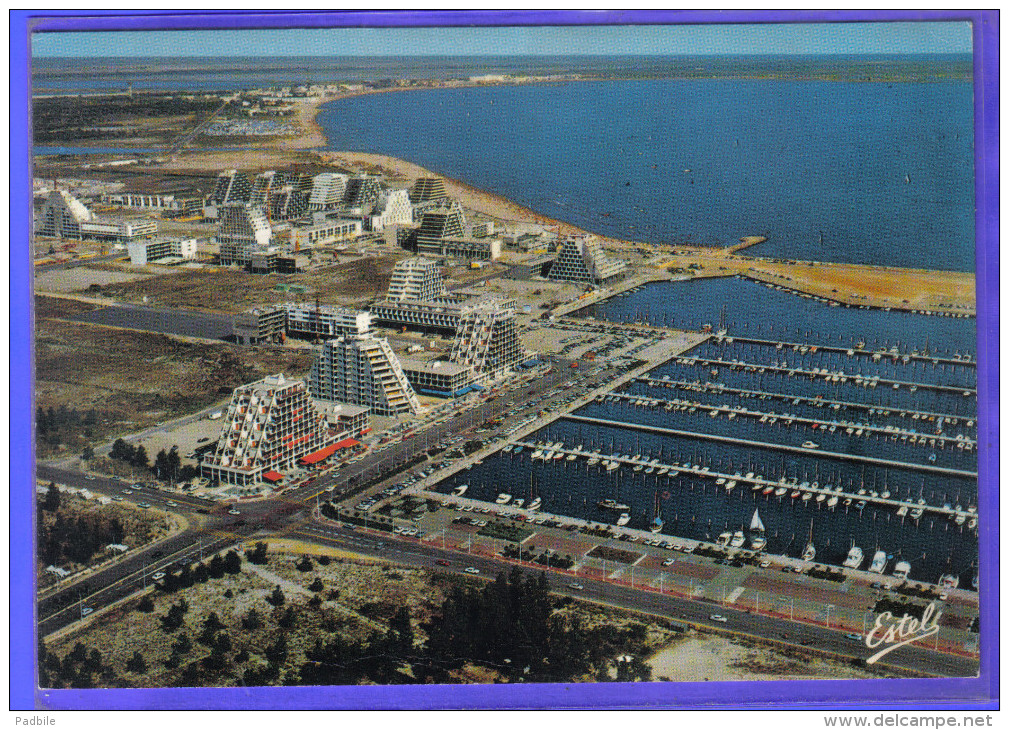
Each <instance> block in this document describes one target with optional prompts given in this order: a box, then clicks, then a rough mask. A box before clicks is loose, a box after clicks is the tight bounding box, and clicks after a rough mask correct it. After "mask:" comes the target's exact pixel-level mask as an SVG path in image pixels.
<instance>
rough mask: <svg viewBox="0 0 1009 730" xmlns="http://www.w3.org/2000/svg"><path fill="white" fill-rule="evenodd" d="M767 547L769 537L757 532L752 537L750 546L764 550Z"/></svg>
mask: <svg viewBox="0 0 1009 730" xmlns="http://www.w3.org/2000/svg"><path fill="white" fill-rule="evenodd" d="M765 547H767V538H766V537H764V536H763V535H760V534H757V535H753V536H751V537H750V548H752V549H753V550H758V551H759V550H763V549H764V548H765Z"/></svg>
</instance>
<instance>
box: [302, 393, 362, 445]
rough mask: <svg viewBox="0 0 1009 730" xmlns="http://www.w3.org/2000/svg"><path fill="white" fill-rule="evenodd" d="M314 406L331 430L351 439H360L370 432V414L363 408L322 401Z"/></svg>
mask: <svg viewBox="0 0 1009 730" xmlns="http://www.w3.org/2000/svg"><path fill="white" fill-rule="evenodd" d="M315 406H316V409H317V410H318V411H319V413H321V414H322V415H323V417H324V418H325V419H326V421H327V422H328V423H329V427H330V428H331V429H335V430H337V431H342V432H346V433H348V434H350V437H351V438H361V437H362V436H364V435H365V434H366V433H368V432H369V431H371V414H370V413H369V412H368V409H367V408H365V407H364V406H354V405H351V404H350V403H331V402H329V401H324V400H316V401H315Z"/></svg>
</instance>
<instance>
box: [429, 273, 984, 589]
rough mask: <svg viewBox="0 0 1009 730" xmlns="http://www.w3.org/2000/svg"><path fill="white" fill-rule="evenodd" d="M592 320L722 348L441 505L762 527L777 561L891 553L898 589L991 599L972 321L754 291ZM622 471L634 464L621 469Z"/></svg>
mask: <svg viewBox="0 0 1009 730" xmlns="http://www.w3.org/2000/svg"><path fill="white" fill-rule="evenodd" d="M580 316H581V317H583V318H585V321H586V322H588V321H589V320H588V319H587V318H588V317H593V318H596V319H599V320H603V319H605V320H616V321H621V322H635V321H636V322H642V323H650V324H656V325H670V326H677V327H683V328H688V327H689V328H691V329H697V328H700V327H701V326H703V325H705V324H712V330H713V333H712V336H711V337H710V338H709V339H708V340H706V341H705V342H703V343H702V344H700V345H699V346H697V347H695V348H693V349H692V350H690V351H689V352H687V353H684V354H682V355H680V356H679V357H676V358H674V359H672V360H670V361H668V362H666V363H663V364H661V365H659V366H658V367H656V368H653V369H652V370H651V371H649V372H648V373H646V374H645V375H644V376H641V377H639V378H636V379H634V380H632V381H630V382H629V383H627V384H625V385H624V386H623V387H621V388H620V389H618V390H617V391H615V392H613V393H611V394H607V395H603V396H601V397H600V398H598V399H597V400H596V401H594V402H592V403H589V404H588V405H586V406H584V407H582V408H580V409H578V410H577V411H575V412H574V413H573V414H571V415H570V416H567V417H562V418H560V419H558V420H557V421H554V422H553V423H551V424H550V425H549V426H547V427H545V428H543V429H540V430H539V431H537V432H535V433H533V434H530V435H528V436H527V437H525V438H524V439H522V442H523V443H524V444H525V446H524V447H522V448H521V449H520V450H519V449H516V448H512V449H509V450H508V451H502V452H499V453H498V454H496V455H495V456H493V457H491V458H489V459H485V460H484V462H483V463H480V464H476V465H474V466H473V467H472V468H470V469H469V470H466V471H462V472H460V473H458V474H456V475H454V476H453V477H451V478H450V479H448V480H446V481H445V482H443V483H442V484H440V485H439V486H438V490H439V491H443V492H446V493H452V491H453V490H454V489H456V488H457V487H459V486H460V485H462V484H465V485H467V490H466V497H468V498H473V499H479V500H486V501H490V502H494V501H496V500H497V499H498V496H499V495H500V494H508V495H510V497H511V500H512V503H514V502H513V500H516V499H522V500H523V501H524V503H525V504H526V505H528V504H529V503H530V502H531V501H532V500H533V499H536V498H539V499H540V500H541V506H540V510H541V511H543V512H550V513H556V514H563V515H567V516H572V517H578V518H581V519H585V520H588V521H591V522H598V523H601V524H610V525H613V524H615V523H616V522H617V521H618V518H619V517H620V515H627V519H626V526H627V527H628V528H635V529H639V530H648V529H652V528H654V529H657V530H659V532H660V534H663V535H675V536H678V537H682V538H688V539H694V540H700V541H705V542H717V541H718V540H719V537H720V536H723V535H724V534H725V533H727V532H728V533H735V532H736V531H742V532H744V533H745V534H746V535H747V541H746V546H750V545H751V539H750V538H752V537H753V535H752V534H751V533H750V532H749V530H748V526H749V525H750V522H751V520H752V519H753V515H754V512H755V511H759V516H760V519H761V521H762V522H763V525H764V527H765V532H763V533H762V534H761V536H762V537H764V538H765V539H766V545H765V546H764V548H763V550H764V551H765V552H767V553H773V554H782V555H788V556H790V557H800V556H801V555H802V554H803V552H804V551H805V550H806V549H807V546H808V545H809V544H810V543H812V544H813V545H814V546H815V551H816V556H815V561H816V562H818V563H826V564H833V565H842V564H843V563H844V561H845V558H846V557H847V556H848V553H849V550H851V548H852V547H853V546H857V547H859V548H860V549H861V550H862V552H863V553H864V555H865V558H864V561H863V563H862V564H861V566H860V567H861V568H862V569H863V570H864V569H867V568H868V567H869V565H870V562H871V560H872V557H873V556H874V555H875V554H876V553H877V552H878V551H882V552H883V554H884V555H885V556H886V563H885V567H884V568H883V572H884V573H886V574H889V573H890V572H892V571H893V570H894V568H895V567H896V565H897V564H898V563H900V562H907V563H909V564H910V566H911V567H910V579H912V580H918V581H927V582H930V583H937V582H939V581H940V578H941V577H942V576H944V575H952V576H956V577H957V579H958V580H959V582H960V586H961V587H963V588H970V587H971V586H972V585H973V581H974V579H975V576H976V571H977V551H978V542H977V513H976V510H977V506H976V505H977V475H976V473H977V438H978V430H977V422H976V419H977V415H976V414H977V393H976V387H977V371H976V366H975V363H974V362H973V353H974V351H975V346H974V320H973V319H972V318H969V317H967V318H954V317H937V316H929V315H926V314H913V313H905V312H896V311H882V310H873V309H862V308H858V307H850V308H847V307H832V306H829V304H828V303H826V302H823V301H817V300H815V299H812V298H803V297H800V296H798V295H796V294H794V293H791V292H786V291H780V290H775V289H773V288H768V287H765V286H763V285H760V284H758V283H755V282H752V281H749V280H743V279H739V278H723V279H706V280H698V281H684V282H673V283H658V284H650V285H647V286H644V287H641V288H639V289H636V290H633V291H632V292H630V293H628V294H627V295H626V296H618V297H614V298H612V299H610V300H608V301H606V302H603V303H601V304H597V305H594V306H592V307H590V308H588V309H586V310H583V311H582V312H581V313H580ZM895 386H896V387H895ZM559 443H560V444H563V446H558V444H559ZM536 444H539V446H537V445H536ZM547 444H553V451H554V452H555V453H554V454H553V455H552V456H551V458H549V459H547V460H544V458H543V455H544V454H546V453H547V452H549V451H551V447H549V446H547ZM561 450H563V455H561V456H557V454H558V453H561ZM572 450H577V451H578V453H577V454H576V455H575V456H573V457H571V458H568V457H569V456H571V451H572ZM537 452H539V456H538V458H533V456H534V454H536V453H537ZM591 452H597V453H596V454H595V455H594V457H595V461H594V462H593V461H591V460H590V459H591V458H592V457H593V454H592V453H591ZM610 455H618V456H620V457H622V459H623V461H622V462H621V463H620V465H619V466H612V467H610V468H606V461H607V458H608V457H609V456H610ZM628 460H630V463H628ZM603 500H613V501H614V502H615V503H617V504H618V505H619V508H612V507H609V508H607V507H601V506H600V503H601V502H602V501H603ZM919 510H920V512H919ZM656 518H658V519H659V521H660V523H661V527H660V526H659V524H657V523H656Z"/></svg>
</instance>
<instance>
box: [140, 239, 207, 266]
mask: <svg viewBox="0 0 1009 730" xmlns="http://www.w3.org/2000/svg"><path fill="white" fill-rule="evenodd" d="M126 250H127V251H128V252H129V254H130V263H131V264H133V265H134V266H146V265H147V264H150V263H156V262H158V261H160V260H163V259H183V260H193V259H195V258H196V239H195V238H144V239H141V240H139V241H129V242H128V243H127V244H126Z"/></svg>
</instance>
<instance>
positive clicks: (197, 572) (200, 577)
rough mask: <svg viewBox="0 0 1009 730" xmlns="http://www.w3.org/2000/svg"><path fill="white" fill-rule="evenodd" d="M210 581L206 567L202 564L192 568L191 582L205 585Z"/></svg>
mask: <svg viewBox="0 0 1009 730" xmlns="http://www.w3.org/2000/svg"><path fill="white" fill-rule="evenodd" d="M209 579H210V571H209V570H207V566H206V565H204V564H203V563H197V564H196V567H195V568H193V580H195V581H196V582H197V583H206V582H207V580H209Z"/></svg>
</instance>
